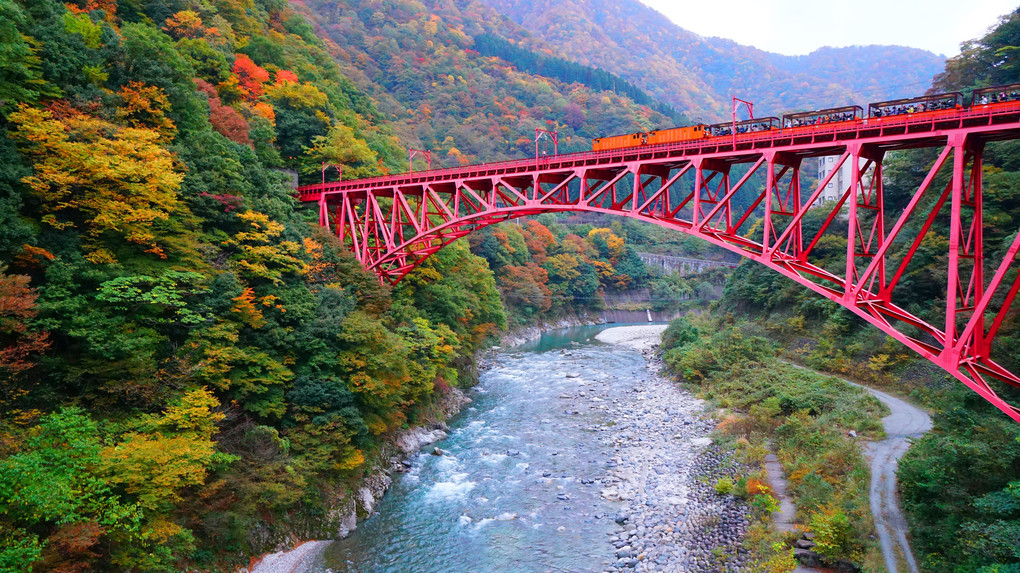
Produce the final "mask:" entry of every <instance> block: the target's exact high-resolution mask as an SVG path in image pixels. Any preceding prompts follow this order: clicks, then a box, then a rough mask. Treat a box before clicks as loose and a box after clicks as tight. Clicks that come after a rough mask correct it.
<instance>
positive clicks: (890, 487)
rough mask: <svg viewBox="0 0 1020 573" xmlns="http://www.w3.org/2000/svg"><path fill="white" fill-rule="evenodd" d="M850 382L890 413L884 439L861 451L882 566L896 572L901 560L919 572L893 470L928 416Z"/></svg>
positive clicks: (913, 572) (927, 427) (925, 428)
mask: <svg viewBox="0 0 1020 573" xmlns="http://www.w3.org/2000/svg"><path fill="white" fill-rule="evenodd" d="M847 382H850V381H849V380H847ZM850 383H851V384H853V385H854V386H859V387H861V388H864V389H865V390H867V391H868V392H871V394H872V395H873V396H875V397H876V398H878V399H879V401H881V402H882V403H883V404H885V405H886V406H888V407H889V410H890V411H891V412H892V413H891V414H889V415H888V416H886V417H884V418H882V425H883V426H884V427H885V435H886V438H885V439H884V440H882V441H879V442H866V443H865V445H864V453H865V455H867V456H868V458H870V459H871V513H872V515H874V516H875V531H876V532H878V539H879V542H880V543H881V544H882V556H883V557H884V558H885V568H886V569H887V570H888V571H889V573H899V568H898V567H899V563H900V562H901V559H902V560H904V561H906V564H907V569H908V570H909V571H910V573H918V569H917V561H915V560H914V554H913V552H911V551H910V543H909V542H908V541H907V519H906V517H904V515H903V510H902V509H901V508H900V504H899V500H898V499H897V496H896V469H897V467H899V460H900V458H901V457H903V454H905V453H907V448H909V447H910V439H911V438H919V437H921V436H922V435H924V434H925V433H926V432H928V431H929V430H931V428H932V424H931V417H930V416H928V413H927V412H925V411H924V410H922V409H920V408H918V407H917V406H914V405H913V404H911V403H909V402H907V401H906V400H902V399H900V398H895V397H893V396H890V395H889V394H886V393H885V392H882V391H881V390H875V389H874V388H868V387H867V386H862V385H860V384H856V383H854V382H850Z"/></svg>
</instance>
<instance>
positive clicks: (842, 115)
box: [783, 105, 864, 129]
mask: <svg viewBox="0 0 1020 573" xmlns="http://www.w3.org/2000/svg"><path fill="white" fill-rule="evenodd" d="M863 117H864V108H862V107H861V106H859V105H847V106H843V107H833V108H829V109H820V110H817V111H802V112H798V113H788V114H785V115H784V116H783V129H787V128H797V127H812V126H817V125H824V124H827V123H837V122H840V121H854V120H857V119H861V118H863Z"/></svg>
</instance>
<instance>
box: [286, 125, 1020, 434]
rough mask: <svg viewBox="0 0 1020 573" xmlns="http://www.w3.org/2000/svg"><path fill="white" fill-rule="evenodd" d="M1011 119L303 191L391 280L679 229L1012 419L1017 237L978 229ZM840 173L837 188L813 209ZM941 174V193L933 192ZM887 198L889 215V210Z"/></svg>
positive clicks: (1010, 135)
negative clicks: (939, 229)
mask: <svg viewBox="0 0 1020 573" xmlns="http://www.w3.org/2000/svg"><path fill="white" fill-rule="evenodd" d="M958 115H966V114H958ZM1008 120H1009V121H999V122H998V123H996V122H995V121H992V120H989V121H986V122H985V123H984V124H974V125H969V124H967V122H965V121H963V120H962V119H961V120H960V121H956V120H954V122H950V123H949V124H947V125H939V124H937V123H930V124H925V125H923V126H919V125H914V126H912V125H910V124H909V122H910V118H906V119H902V120H897V121H900V124H897V125H899V127H898V128H897V129H892V128H891V127H890V125H891V124H883V125H881V126H880V127H878V128H874V127H872V128H869V127H868V125H867V124H857V126H856V127H855V128H854V130H852V131H848V132H846V133H840V132H838V130H837V129H836V128H833V130H831V132H825V133H821V132H812V133H810V134H805V135H804V136H803V137H798V136H797V133H789V134H786V135H785V136H784V135H783V134H776V133H767V134H761V135H756V136H755V137H754V138H747V139H745V140H744V141H743V143H742V142H741V141H739V140H734V141H733V142H732V143H728V142H729V141H730V140H729V139H727V143H724V142H715V143H711V142H691V143H686V144H672V145H662V146H654V147H640V148H631V149H622V150H613V151H608V152H599V153H581V154H571V155H564V156H555V157H552V158H546V159H542V160H537V161H536V160H531V161H528V160H525V161H517V162H505V163H500V164H490V165H479V166H468V167H465V168H458V169H446V170H439V171H430V172H425V173H418V174H413V175H410V174H409V175H402V176H393V177H385V178H376V179H370V180H361V181H353V182H348V183H342V184H327V185H326V186H324V187H323V186H315V188H311V187H310V188H303V189H302V190H301V192H302V198H303V199H305V200H317V201H318V203H319V208H320V223H321V224H323V225H324V226H328V227H330V228H331V229H332V230H333V231H334V232H335V233H336V234H337V236H338V237H339V238H340V239H341V240H342V241H344V242H345V244H347V245H348V247H349V248H351V250H352V251H353V252H354V253H355V255H356V256H357V257H358V259H359V260H360V261H361V262H362V263H363V264H365V265H366V266H367V267H368V268H370V269H372V270H373V271H375V272H376V273H377V274H378V275H379V276H380V277H381V279H383V280H386V281H389V282H397V281H399V280H400V279H401V278H402V277H403V276H405V275H406V274H407V273H408V272H410V271H411V270H412V269H414V268H415V267H416V266H417V265H418V264H420V263H421V261H423V260H424V259H425V258H427V257H428V256H430V255H431V254H433V253H435V252H436V251H438V250H439V249H441V248H443V247H444V246H445V245H447V244H449V243H450V242H452V241H454V240H456V239H458V238H460V237H463V236H465V235H467V234H469V233H471V232H473V231H475V230H478V229H481V228H483V227H486V226H488V225H492V224H495V223H499V222H502V221H508V220H512V219H515V218H519V217H523V216H528V215H535V214H539V213H547V212H563V211H579V212H591V213H601V214H607V215H617V216H624V217H630V218H634V219H637V220H641V221H645V222H649V223H652V224H655V225H659V226H662V227H666V228H671V229H676V230H680V231H682V232H684V233H687V234H689V235H692V236H695V237H699V238H701V239H703V240H706V241H708V242H710V243H712V244H714V245H717V246H719V247H722V248H724V249H727V250H729V251H731V252H734V253H736V254H738V255H740V256H742V257H744V258H747V259H751V260H753V261H755V262H757V263H759V264H762V265H765V266H766V267H768V268H770V269H772V270H773V271H775V272H778V273H780V274H782V275H784V276H786V277H788V278H790V279H791V280H793V281H794V282H796V283H798V284H800V285H802V286H805V287H807V288H809V289H811V290H812V291H814V292H816V293H817V294H819V295H821V296H824V297H826V298H827V299H829V300H832V301H834V302H836V303H837V304H840V305H841V306H843V307H845V308H847V309H848V310H850V311H851V312H853V313H854V314H856V315H857V316H859V317H861V318H862V319H864V320H865V321H867V322H868V323H870V324H872V325H873V326H875V327H877V328H879V329H880V330H881V331H883V332H884V333H885V334H887V335H889V336H891V337H892V338H894V339H896V340H898V341H899V342H901V343H903V344H904V345H906V346H907V347H908V348H910V349H912V350H913V351H915V352H916V353H918V354H920V355H921V356H923V357H925V358H926V359H928V360H930V361H931V362H933V363H934V364H936V365H938V366H939V367H941V368H943V369H944V370H946V372H948V373H949V374H951V375H953V376H954V377H955V378H957V379H958V380H959V381H961V382H962V383H964V384H965V385H967V386H968V387H969V388H971V389H972V390H973V391H974V392H976V393H978V394H979V395H980V396H982V398H984V399H985V400H987V401H988V402H989V403H991V404H993V405H995V406H996V407H997V408H999V409H1000V410H1001V411H1003V412H1004V413H1005V414H1007V415H1008V416H1010V417H1011V418H1012V419H1014V420H1016V421H1018V422H1020V409H1018V408H1017V407H1015V406H1013V405H1011V404H1009V403H1008V402H1007V401H1006V400H1004V399H1003V398H1001V397H1000V396H999V394H998V393H997V392H996V390H995V389H994V388H993V386H992V384H991V383H990V382H991V381H992V380H998V381H1002V382H1005V383H1007V384H1009V385H1012V386H1017V387H1020V377H1018V376H1017V375H1015V374H1013V373H1012V372H1010V371H1009V370H1008V369H1007V368H1005V367H1004V366H1002V365H1001V364H999V363H998V362H996V361H995V360H993V358H992V356H991V349H992V342H993V340H994V339H995V336H996V334H997V333H998V330H999V328H1000V327H1001V325H1002V323H1003V322H1004V320H1005V319H1006V316H1007V314H1008V313H1009V312H1010V308H1011V305H1012V303H1013V301H1014V299H1015V297H1016V294H1017V291H1018V290H1020V272H1018V269H1017V266H1018V265H1017V252H1018V250H1020V234H1016V235H1012V234H1011V235H1010V237H1009V239H1010V241H1009V246H1008V248H1006V249H1005V251H1000V253H1001V258H997V260H992V259H991V258H990V257H989V256H988V255H989V252H988V251H989V249H986V246H985V243H986V240H985V236H984V235H985V232H986V229H987V228H986V226H985V224H984V220H983V213H984V205H983V201H984V198H983V194H982V159H981V158H982V153H983V149H984V145H985V143H986V142H987V141H991V140H996V139H1020V106H1018V108H1017V109H1016V110H1014V112H1013V115H1011V116H1009V118H1008ZM972 123H973V122H972ZM887 128H889V129H887ZM922 128H923V129H922ZM794 132H796V130H794ZM918 147H931V148H936V149H938V150H939V155H938V159H937V160H936V161H935V163H934V165H933V166H932V167H931V169H930V170H929V172H928V173H927V175H926V176H925V178H924V180H923V182H922V183H921V184H920V185H919V186H918V188H917V189H916V190H914V191H913V192H912V193H910V194H909V196H903V195H902V194H901V195H899V196H896V197H892V196H887V194H886V191H885V187H884V184H883V176H882V168H883V161H884V159H885V157H886V155H887V153H888V152H889V151H893V150H898V149H909V148H918ZM830 156H834V157H838V159H837V160H836V161H835V162H834V164H833V166H834V169H832V170H831V171H829V172H828V176H827V177H824V178H822V180H821V181H819V182H818V185H817V186H816V187H815V188H814V189H812V190H810V191H809V192H802V189H801V171H802V167H803V166H804V163H805V161H806V160H809V159H811V158H815V157H830ZM844 165H845V166H847V167H848V169H849V171H850V175H851V176H850V182H849V184H848V185H846V186H845V188H843V189H839V190H838V192H837V193H836V194H835V198H834V199H833V200H831V201H823V200H822V198H823V197H824V196H825V195H826V191H827V190H828V189H830V188H831V186H830V185H829V184H830V183H832V182H833V178H834V175H835V174H836V173H837V172H838V171H839V170H840V168H841V167H843V166H844ZM947 175H948V183H946V184H945V185H935V184H934V183H935V181H936V180H940V181H941V180H942V179H943V178H945V177H946V176H947ZM887 201H893V203H894V204H895V205H896V208H895V209H886V202H887ZM901 206H902V210H900V208H901ZM809 215H810V217H811V218H810V220H812V221H814V222H815V225H817V224H818V222H821V223H820V226H819V227H818V228H815V227H814V226H811V225H805V218H806V217H808V216H809ZM945 219H948V222H949V225H948V227H949V229H950V238H949V248H948V251H947V252H946V255H945V258H946V272H947V277H948V278H947V281H946V286H945V299H944V300H943V301H938V305H939V308H938V312H926V313H925V316H923V317H922V316H918V315H917V314H915V313H913V312H910V311H909V310H908V309H907V308H906V305H901V304H897V300H902V299H903V298H904V297H903V296H902V288H898V287H901V286H902V285H901V284H900V279H901V278H902V277H903V275H904V273H905V272H906V271H907V270H908V268H909V267H910V265H911V262H912V260H913V258H914V256H915V254H916V253H917V251H918V249H919V247H920V246H921V244H922V242H923V241H924V240H925V239H926V237H928V236H929V234H930V231H931V229H932V226H933V225H934V224H936V222H937V221H939V220H945ZM843 227H845V229H843ZM827 236H841V237H842V238H843V239H844V240H845V243H846V247H845V253H844V256H843V257H842V259H841V260H838V261H836V262H835V263H834V262H833V261H832V260H823V258H822V257H820V256H819V255H818V252H819V251H821V249H816V247H818V245H819V243H820V242H822V241H823V240H824V239H825V237H827ZM996 254H997V255H998V254H999V253H996Z"/></svg>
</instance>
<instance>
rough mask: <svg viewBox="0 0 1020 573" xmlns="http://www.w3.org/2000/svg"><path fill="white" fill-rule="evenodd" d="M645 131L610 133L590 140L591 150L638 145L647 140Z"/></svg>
mask: <svg viewBox="0 0 1020 573" xmlns="http://www.w3.org/2000/svg"><path fill="white" fill-rule="evenodd" d="M647 136H648V134H646V133H628V134H627V135H610V136H608V137H599V138H597V139H594V140H592V142H591V150H592V151H605V150H607V149H622V148H625V147H639V146H641V145H644V144H645V142H646V141H647Z"/></svg>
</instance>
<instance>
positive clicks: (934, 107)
mask: <svg viewBox="0 0 1020 573" xmlns="http://www.w3.org/2000/svg"><path fill="white" fill-rule="evenodd" d="M960 107H963V94H961V93H960V92H946V93H941V94H932V95H926V96H921V97H912V98H903V99H893V100H889V101H880V102H876V103H872V104H868V117H871V118H883V117H893V116H896V115H906V114H912V113H926V112H931V111H948V110H953V109H957V108H960Z"/></svg>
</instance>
